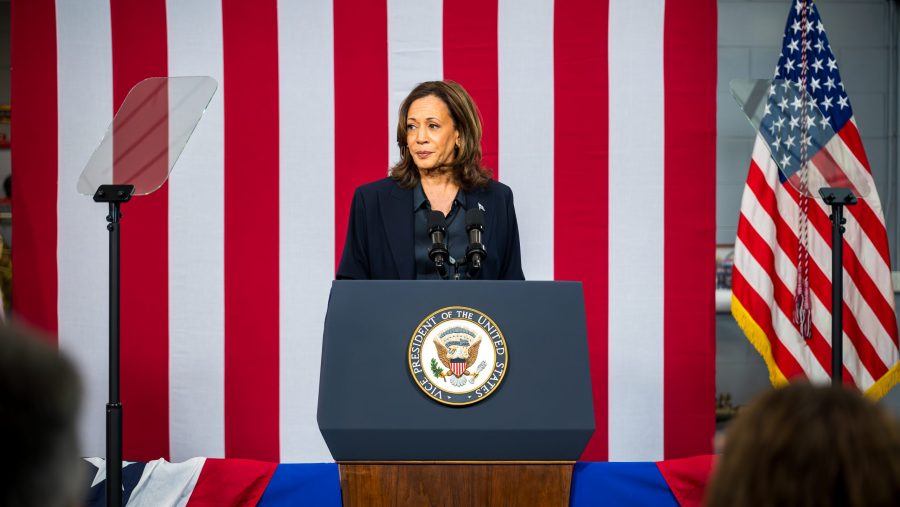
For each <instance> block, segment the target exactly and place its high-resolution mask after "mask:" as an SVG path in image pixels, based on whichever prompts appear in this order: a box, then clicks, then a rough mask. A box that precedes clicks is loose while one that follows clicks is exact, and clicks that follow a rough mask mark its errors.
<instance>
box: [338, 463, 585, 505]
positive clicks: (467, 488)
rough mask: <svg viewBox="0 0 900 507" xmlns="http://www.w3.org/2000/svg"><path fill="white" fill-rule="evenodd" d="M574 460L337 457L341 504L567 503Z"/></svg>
mask: <svg viewBox="0 0 900 507" xmlns="http://www.w3.org/2000/svg"><path fill="white" fill-rule="evenodd" d="M574 464H575V463H574V462H573V461H553V462H547V461H540V462H522V461H516V462H493V461H492V462H484V461H479V462H446V461H434V462H428V461H417V462H405V461H391V462H346V461H345V462H339V463H338V465H339V468H340V471H341V493H342V495H343V502H344V507H357V506H359V507H393V506H406V505H460V506H461V505H478V506H494V505H510V506H527V505H539V506H556V505H558V506H560V507H566V506H568V505H569V486H570V484H571V482H572V467H573V466H574Z"/></svg>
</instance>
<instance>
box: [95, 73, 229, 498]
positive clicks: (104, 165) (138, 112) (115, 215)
mask: <svg viewBox="0 0 900 507" xmlns="http://www.w3.org/2000/svg"><path fill="white" fill-rule="evenodd" d="M216 86H217V84H216V81H215V80H214V79H212V78H210V77H205V76H197V77H171V78H170V77H153V78H148V79H145V80H143V81H141V82H140V83H138V84H137V85H135V86H134V88H132V89H131V91H130V92H128V96H127V97H125V100H124V102H122V105H121V106H120V107H119V110H118V112H117V113H116V115H115V117H114V118H113V121H112V123H111V124H110V126H109V128H108V129H107V131H106V135H105V136H104V137H103V140H102V141H101V142H100V146H98V147H97V149H95V150H94V153H93V154H92V155H91V158H90V160H89V161H88V163H87V166H86V167H85V168H84V171H82V173H81V177H80V178H79V179H78V191H79V192H80V193H82V194H84V195H91V196H93V199H94V201H95V202H100V203H107V204H108V205H109V215H107V216H106V221H107V222H109V223H108V224H107V226H106V228H107V230H109V402H108V403H107V404H106V505H108V506H121V505H122V458H123V449H122V435H123V428H122V410H123V407H122V402H121V399H120V389H119V387H120V382H119V380H120V345H121V339H120V338H121V336H120V323H121V321H120V298H119V294H120V284H119V282H120V276H119V274H120V260H121V259H120V252H119V240H120V235H119V233H120V230H119V229H120V221H121V219H122V213H121V209H120V207H121V205H122V203H126V202H129V201H130V200H131V198H132V197H133V196H141V195H148V194H151V193H153V192H155V191H156V190H158V189H159V188H160V187H162V185H163V184H164V183H165V182H166V180H167V179H168V177H169V174H170V173H171V171H172V168H173V166H174V165H175V162H176V161H177V160H178V157H179V155H181V152H182V150H183V149H184V146H185V144H187V141H188V139H190V137H191V133H193V131H194V128H195V127H196V126H197V122H199V121H200V118H201V117H202V116H203V112H204V111H205V110H206V106H207V105H208V104H209V101H210V99H211V98H212V96H213V93H215V91H216Z"/></svg>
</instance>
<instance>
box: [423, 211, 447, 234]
mask: <svg viewBox="0 0 900 507" xmlns="http://www.w3.org/2000/svg"><path fill="white" fill-rule="evenodd" d="M426 223H427V228H428V233H429V234H431V231H434V230H435V229H440V230H444V229H446V228H447V221H446V220H445V219H444V214H443V213H441V212H440V211H434V210H431V211H429V212H428V215H427V222H426Z"/></svg>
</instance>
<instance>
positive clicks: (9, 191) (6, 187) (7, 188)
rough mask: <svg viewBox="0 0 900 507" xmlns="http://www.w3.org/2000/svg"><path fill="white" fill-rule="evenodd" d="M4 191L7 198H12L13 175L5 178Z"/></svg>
mask: <svg viewBox="0 0 900 507" xmlns="http://www.w3.org/2000/svg"><path fill="white" fill-rule="evenodd" d="M3 193H5V194H6V198H7V199H12V175H9V176H7V177H6V178H5V179H4V180H3Z"/></svg>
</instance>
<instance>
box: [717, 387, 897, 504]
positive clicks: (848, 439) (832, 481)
mask: <svg viewBox="0 0 900 507" xmlns="http://www.w3.org/2000/svg"><path fill="white" fill-rule="evenodd" d="M898 502H900V426H898V422H897V420H896V419H894V418H893V417H892V416H891V415H890V414H889V413H888V412H887V411H886V410H884V408H883V407H881V406H878V405H876V404H875V403H873V402H871V401H870V400H868V399H866V398H863V397H862V396H861V395H860V394H858V393H857V392H855V391H851V390H849V389H845V388H835V387H830V386H827V387H814V386H811V385H809V384H804V383H800V384H792V385H790V386H787V387H784V388H781V389H775V390H772V391H769V392H767V393H765V394H764V395H762V396H761V397H760V398H758V399H757V400H756V401H754V402H753V403H752V404H750V405H749V406H748V407H747V408H746V409H745V410H743V411H741V413H740V414H739V415H738V416H737V418H736V419H735V420H734V422H733V423H732V424H731V426H730V427H729V428H728V430H727V432H726V436H725V446H724V449H723V453H722V455H721V456H720V458H719V461H718V463H717V465H716V469H715V471H714V473H713V477H712V480H711V483H710V486H709V489H708V490H707V494H706V504H707V507H723V506H729V507H744V506H747V507H750V506H753V507H765V506H779V507H781V506H784V507H795V506H810V507H813V506H815V507H828V506H835V507H837V506H847V507H863V506H865V507H881V506H884V507H888V506H895V505H898Z"/></svg>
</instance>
